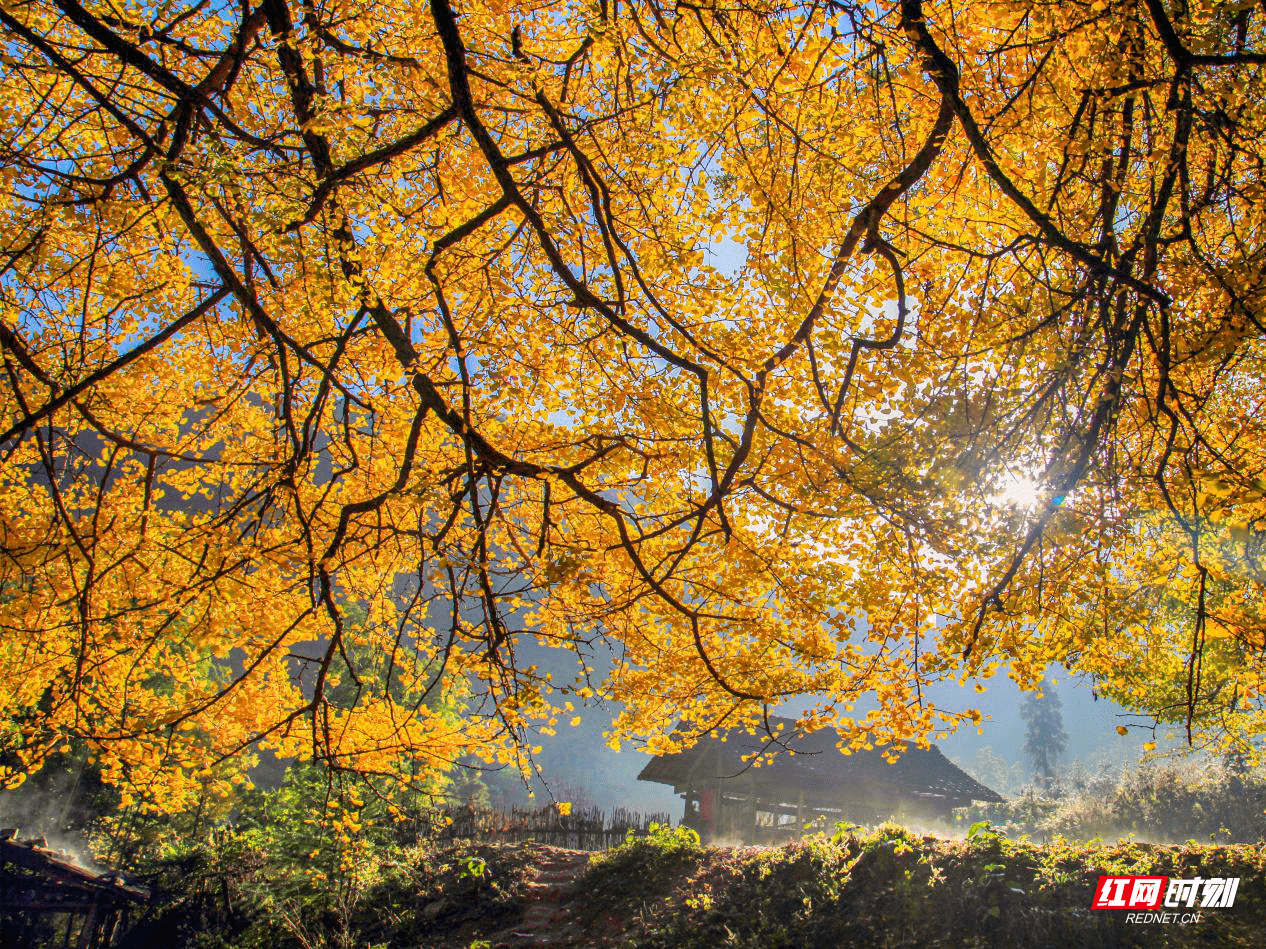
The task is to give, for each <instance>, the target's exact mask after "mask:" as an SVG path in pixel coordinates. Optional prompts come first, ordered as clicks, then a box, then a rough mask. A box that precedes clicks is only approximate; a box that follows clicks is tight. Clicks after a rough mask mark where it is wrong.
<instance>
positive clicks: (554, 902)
mask: <svg viewBox="0 0 1266 949" xmlns="http://www.w3.org/2000/svg"><path fill="white" fill-rule="evenodd" d="M589 857H590V854H588V853H585V852H583V851H577V850H560V849H559V848H557V847H541V848H540V851H539V857H538V859H537V863H536V867H535V870H534V872H533V876H532V878H531V880H530V881H529V882H528V885H527V905H526V906H525V907H524V911H523V918H522V919H520V920H519V922H517V923H516V924H515V925H513V926H510V927H509V928H507V929H504V930H502V931H501V932H499V933H497V934H496V935H495V936H494V937H493V938H492V939H491V940H490V941H491V943H492V945H493V946H495V947H496V949H524V947H527V946H541V947H559V949H561V947H578V946H584V945H588V944H589V943H588V941H587V939H586V933H585V932H584V931H583V928H582V927H581V926H580V925H579V923H578V922H577V921H575V920H573V919H572V918H571V911H570V910H569V909H568V907H567V906H566V905H565V904H566V903H567V897H568V890H569V889H570V888H571V885H572V884H573V883H574V882H575V881H576V878H577V877H578V876H580V874H581V873H583V872H584V869H585V867H586V866H587V865H588V864H589Z"/></svg>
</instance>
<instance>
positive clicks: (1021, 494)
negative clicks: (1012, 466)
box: [995, 475, 1042, 508]
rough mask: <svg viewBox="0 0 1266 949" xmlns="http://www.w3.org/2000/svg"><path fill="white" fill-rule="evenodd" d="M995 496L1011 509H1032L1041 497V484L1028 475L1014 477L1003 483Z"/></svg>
mask: <svg viewBox="0 0 1266 949" xmlns="http://www.w3.org/2000/svg"><path fill="white" fill-rule="evenodd" d="M995 496H996V497H997V499H998V500H999V501H1001V502H1002V503H1004V504H1009V505H1011V506H1012V507H1024V508H1029V507H1033V506H1034V505H1035V504H1037V502H1038V501H1039V500H1040V499H1041V497H1042V482H1040V481H1039V480H1037V479H1036V478H1034V477H1032V476H1030V475H1016V476H1014V477H1011V478H1008V479H1007V480H1006V481H1004V482H1003V483H1002V487H1001V488H1000V489H999V491H998V493H997V495H995Z"/></svg>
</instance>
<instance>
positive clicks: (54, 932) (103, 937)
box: [0, 830, 148, 949]
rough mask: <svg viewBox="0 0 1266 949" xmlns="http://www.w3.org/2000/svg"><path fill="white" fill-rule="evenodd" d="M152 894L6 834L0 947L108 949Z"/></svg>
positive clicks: (1, 853)
mask: <svg viewBox="0 0 1266 949" xmlns="http://www.w3.org/2000/svg"><path fill="white" fill-rule="evenodd" d="M147 901H148V894H147V893H146V892H145V891H144V890H142V889H140V888H138V887H134V886H129V885H127V884H126V883H124V882H123V880H122V879H121V878H120V877H119V875H118V874H115V873H94V872H93V871H92V870H89V869H87V868H85V867H81V866H79V865H78V864H77V863H75V862H74V860H73V859H72V858H71V857H70V856H69V855H68V854H64V853H59V852H57V851H54V850H51V849H49V848H48V847H46V846H44V842H43V841H42V840H18V839H17V834H16V832H15V831H12V830H8V831H0V935H3V939H0V945H2V946H3V949H26V947H28V946H34V945H60V946H66V947H71V946H73V947H74V949H107V947H108V946H110V945H112V944H113V942H114V939H115V936H116V935H118V934H120V933H121V932H122V931H123V930H124V929H126V927H127V924H128V920H129V917H130V915H131V913H132V912H133V911H134V910H135V909H137V908H138V907H140V906H141V905H143V904H144V903H146V902H147Z"/></svg>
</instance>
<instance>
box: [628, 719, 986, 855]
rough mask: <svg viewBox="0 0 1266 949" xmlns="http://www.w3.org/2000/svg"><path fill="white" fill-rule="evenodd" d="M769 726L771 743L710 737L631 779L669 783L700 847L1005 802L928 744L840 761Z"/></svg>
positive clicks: (827, 747) (802, 737)
mask: <svg viewBox="0 0 1266 949" xmlns="http://www.w3.org/2000/svg"><path fill="white" fill-rule="evenodd" d="M770 723H771V725H772V726H774V729H775V732H776V733H777V734H778V741H777V743H774V742H771V740H770V738H769V736H768V735H752V734H749V733H747V732H738V731H731V732H723V733H717V734H713V735H710V736H707V737H705V738H703V739H701V740H700V741H699V742H698V743H697V744H695V745H694V746H693V747H692V748H690V749H689V750H687V751H682V752H679V753H676V754H670V755H658V756H656V757H655V758H654V759H652V760H651V762H650V763H649V764H648V765H647V766H646V767H645V768H643V769H642V772H641V774H639V775H638V780H641V781H653V782H655V783H658V784H668V785H671V786H672V788H673V790H674V791H676V793H677V794H679V795H681V796H682V797H684V798H685V814H684V817H683V820H682V823H683V824H685V825H686V826H688V827H692V828H694V829H695V830H697V831H698V832H699V834H700V836H702V837H703V838H704V840H705V841H716V840H736V841H738V840H741V841H744V842H748V843H770V842H776V841H780V840H786V839H788V838H791V837H796V836H799V835H800V834H802V833H803V832H804V828H805V827H806V825H809V826H811V827H822V828H830V827H832V826H834V824H835V823H836V822H837V821H850V822H853V823H857V824H874V823H878V822H879V821H883V820H886V819H888V818H895V819H897V820H907V821H909V820H915V821H920V820H934V821H944V820H948V819H949V817H950V812H951V811H952V810H953V809H954V808H956V807H965V806H967V805H968V804H971V803H972V802H973V801H990V802H996V801H1001V800H1002V797H1001V796H1000V795H999V794H998V793H997V792H995V791H992V790H990V789H989V788H987V787H985V786H984V785H983V784H981V783H980V782H979V781H977V780H975V779H974V778H972V777H971V776H970V775H968V774H966V773H964V772H963V771H962V770H961V769H960V768H958V767H957V766H956V765H955V764H954V763H953V762H952V761H950V760H949V759H948V758H946V757H945V756H944V755H943V754H941V752H940V749H938V748H937V747H936V746H935V745H933V746H931V747H929V748H925V749H924V748H915V747H913V746H912V747H909V748H907V749H906V750H905V751H904V752H903V753H902V754H901V756H900V757H899V758H898V759H897V760H896V761H895V762H889V761H888V760H887V759H885V758H884V756H883V750H882V749H876V750H873V751H855V752H853V753H852V754H849V755H845V754H843V753H841V752H840V751H839V750H838V748H837V747H836V744H837V742H838V741H839V736H838V735H837V734H836V733H835V731H834V730H833V729H829V728H824V729H821V730H819V731H815V732H812V733H809V734H804V733H802V732H797V731H796V730H795V723H794V722H792V721H791V720H789V719H771V720H770ZM778 726H781V731H778ZM761 751H763V752H765V753H766V754H767V755H772V756H773V757H772V760H767V761H765V763H763V764H762V766H760V767H751V766H750V765H749V763H748V762H745V761H744V760H743V758H744V756H747V755H751V754H753V753H754V752H761Z"/></svg>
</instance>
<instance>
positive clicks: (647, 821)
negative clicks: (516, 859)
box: [438, 807, 669, 850]
mask: <svg viewBox="0 0 1266 949" xmlns="http://www.w3.org/2000/svg"><path fill="white" fill-rule="evenodd" d="M445 817H446V818H447V821H448V822H447V824H446V825H445V826H443V827H441V828H440V831H439V834H438V837H439V839H440V840H441V841H453V840H478V841H485V842H490V843H492V842H496V843H521V842H523V841H528V840H531V841H535V842H536V843H541V844H549V845H550V846H552V847H566V848H568V849H570V850H606V849H607V848H608V847H614V846H616V845H617V844H621V843H623V842H624V840H625V839H626V838H627V836H628V834H629V832H630V831H632V833H633V836H635V837H643V836H645V835H646V834H647V833H648V832H649V830H650V825H651V824H661V825H665V826H666V825H668V823H669V819H668V815H667V814H639V813H637V812H635V811H629V810H625V809H624V808H622V807H617V808H615V810H613V811H611V813H610V814H608V813H607V812H605V811H602V810H600V809H599V808H596V807H592V808H576V809H575V810H573V811H572V812H571V813H570V814H565V815H564V814H560V813H559V812H558V810H557V809H556V808H553V807H543V808H540V809H530V808H522V807H514V808H511V809H510V810H509V811H508V812H506V811H494V810H485V809H481V808H474V807H463V808H457V809H455V810H451V811H448V812H447V813H446V814H445Z"/></svg>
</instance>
